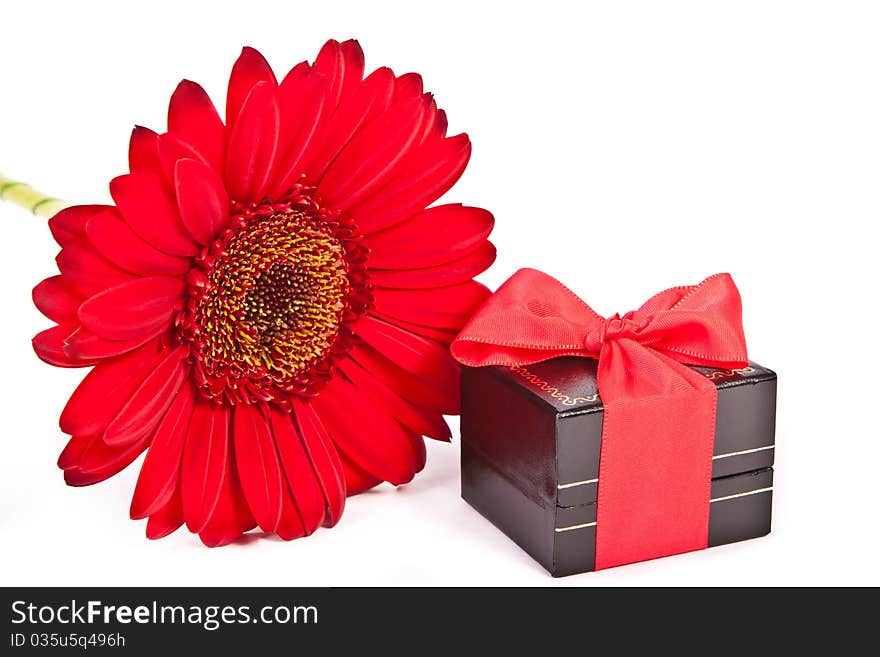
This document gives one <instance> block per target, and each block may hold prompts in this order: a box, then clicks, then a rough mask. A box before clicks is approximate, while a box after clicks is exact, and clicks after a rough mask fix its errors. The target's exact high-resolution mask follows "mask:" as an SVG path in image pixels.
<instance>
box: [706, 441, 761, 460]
mask: <svg viewBox="0 0 880 657" xmlns="http://www.w3.org/2000/svg"><path fill="white" fill-rule="evenodd" d="M775 448H776V445H764V446H763V447H755V448H754V449H744V450H741V451H739V452H728V453H727V454H718V455H716V456H713V457H712V460H713V461H715V460H716V459H726V458H729V457H731V456H744V455H745V454H754V453H755V452H763V451H764V450H765V449H775Z"/></svg>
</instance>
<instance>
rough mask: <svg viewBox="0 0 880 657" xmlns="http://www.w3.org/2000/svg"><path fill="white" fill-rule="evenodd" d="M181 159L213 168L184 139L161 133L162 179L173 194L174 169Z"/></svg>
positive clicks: (160, 158) (160, 161)
mask: <svg viewBox="0 0 880 657" xmlns="http://www.w3.org/2000/svg"><path fill="white" fill-rule="evenodd" d="M180 160H195V161H196V162H201V163H202V164H204V165H205V166H206V167H208V168H209V169H210V168H211V165H210V163H209V162H208V160H206V159H205V158H204V157H202V156H201V155H200V154H199V153H198V152H197V151H196V150H195V149H194V148H193V147H192V146H190V145H189V144H187V143H186V142H185V141H183V140H182V139H179V138H178V137H176V136H175V135H172V134H171V133H170V132H166V133H165V134H164V135H159V166H160V168H161V172H162V180H163V183H164V184H165V186H166V188H167V189H169V190H170V191H171V192H172V195H173V192H174V170H175V169H176V168H177V163H178V162H179V161H180ZM221 173H222V172H221ZM181 221H182V220H181ZM181 225H182V226H184V228H185V227H186V225H185V224H183V223H181Z"/></svg>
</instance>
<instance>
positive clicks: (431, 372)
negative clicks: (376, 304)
mask: <svg viewBox="0 0 880 657" xmlns="http://www.w3.org/2000/svg"><path fill="white" fill-rule="evenodd" d="M354 331H355V333H356V334H357V335H358V336H360V337H361V338H363V340H364V341H365V342H366V343H367V344H368V345H370V346H371V347H373V348H374V349H376V350H377V351H378V352H379V353H380V354H382V355H384V356H385V357H387V358H388V359H389V360H391V361H393V362H395V363H397V364H398V365H399V366H400V367H401V368H403V369H404V370H406V371H408V372H410V373H411V374H412V375H413V376H416V377H418V378H419V379H422V380H424V381H431V382H433V383H434V385H437V386H444V385H446V386H448V385H451V384H452V383H453V382H454V381H457V380H458V376H459V369H458V365H457V364H456V362H455V361H454V360H452V356H451V355H450V354H449V349H448V348H447V347H445V346H443V345H442V344H440V343H438V342H434V341H433V340H426V339H425V338H422V337H419V336H417V335H414V334H413V333H410V332H409V331H406V330H404V329H402V328H399V327H397V326H394V325H393V324H390V323H388V322H386V321H384V320H381V319H378V318H376V317H372V316H370V315H365V316H364V317H361V318H360V319H359V320H358V322H357V324H356V325H355V326H354Z"/></svg>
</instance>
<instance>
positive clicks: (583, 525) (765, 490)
mask: <svg viewBox="0 0 880 657" xmlns="http://www.w3.org/2000/svg"><path fill="white" fill-rule="evenodd" d="M772 490H773V486H768V487H767V488H756V489H755V490H747V491H746V492H745V493H736V494H734V495H725V496H724V497H716V498H715V499H714V500H709V502H723V501H725V500H733V499H736V498H738V497H748V496H749V495H757V494H758V493H769V492H771V491H772ZM595 526H596V523H595V522H583V523H581V524H579V525H569V526H568V527H554V528H553V531H555V532H556V533H559V532H570V531H572V530H574V529H585V528H587V527H595Z"/></svg>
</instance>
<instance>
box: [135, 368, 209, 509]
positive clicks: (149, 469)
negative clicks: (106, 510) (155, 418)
mask: <svg viewBox="0 0 880 657" xmlns="http://www.w3.org/2000/svg"><path fill="white" fill-rule="evenodd" d="M193 394H194V393H193V391H192V388H190V387H189V386H184V387H183V388H182V389H181V391H180V393H179V394H178V395H177V396H176V397H175V398H174V401H173V402H172V403H171V406H170V407H169V408H168V412H167V413H165V416H164V417H163V418H162V422H161V423H160V424H159V427H158V428H157V429H156V435H155V436H153V441H152V443H151V444H150V449H149V450H148V451H147V456H146V458H144V464H143V465H142V466H141V472H140V475H138V480H137V486H135V489H134V495H133V496H132V499H131V509H130V515H131V518H132V520H138V519H140V518H146V517H147V516H152V515H154V514H156V513H159V512H160V511H161V510H162V508H163V507H164V506H166V505H167V504H168V502H170V501H171V498H172V496H173V495H174V493H175V492H176V491H177V490H178V488H179V486H178V485H177V482H178V481H179V479H180V462H181V460H182V458H183V449H184V445H185V444H186V434H187V431H188V429H189V422H190V419H191V418H192V414H193V407H194V405H195V398H194V396H193ZM181 522H183V520H182V516H181Z"/></svg>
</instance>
